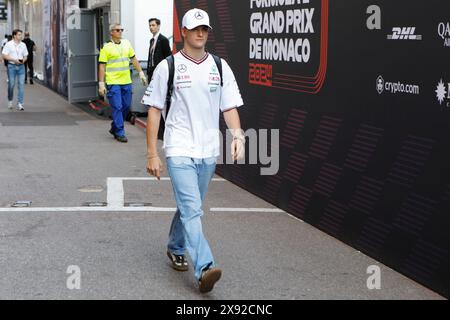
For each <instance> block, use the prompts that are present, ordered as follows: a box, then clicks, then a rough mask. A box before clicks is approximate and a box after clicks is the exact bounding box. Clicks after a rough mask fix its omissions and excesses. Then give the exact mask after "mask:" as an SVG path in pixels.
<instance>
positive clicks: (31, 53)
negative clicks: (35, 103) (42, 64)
mask: <svg viewBox="0 0 450 320" xmlns="http://www.w3.org/2000/svg"><path fill="white" fill-rule="evenodd" d="M23 42H24V43H25V45H26V46H27V50H28V59H27V63H25V83H27V79H28V77H27V74H28V72H27V69H28V70H29V71H30V84H33V77H34V67H33V62H34V58H33V57H34V52H35V51H36V50H37V47H36V44H35V43H34V41H33V40H31V39H30V33H29V32H25V39H24V40H23Z"/></svg>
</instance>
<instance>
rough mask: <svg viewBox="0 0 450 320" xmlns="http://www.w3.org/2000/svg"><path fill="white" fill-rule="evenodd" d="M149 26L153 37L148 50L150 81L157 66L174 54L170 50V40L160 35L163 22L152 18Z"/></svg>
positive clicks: (148, 75)
mask: <svg viewBox="0 0 450 320" xmlns="http://www.w3.org/2000/svg"><path fill="white" fill-rule="evenodd" d="M148 24H149V28H150V32H151V34H152V35H153V37H152V39H151V40H150V47H149V49H148V67H147V78H148V80H149V81H150V80H151V79H152V76H153V72H154V71H155V68H156V66H157V65H158V64H159V63H160V62H161V61H163V60H164V59H165V58H167V57H168V56H170V55H171V54H172V52H171V50H170V44H169V39H167V38H166V37H165V36H163V35H162V34H161V33H160V29H161V21H160V20H159V19H157V18H151V19H150V20H149V21H148Z"/></svg>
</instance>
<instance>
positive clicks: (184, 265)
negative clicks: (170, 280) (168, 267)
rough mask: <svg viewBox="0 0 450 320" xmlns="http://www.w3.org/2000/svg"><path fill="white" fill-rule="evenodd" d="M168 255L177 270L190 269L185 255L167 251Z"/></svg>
mask: <svg viewBox="0 0 450 320" xmlns="http://www.w3.org/2000/svg"><path fill="white" fill-rule="evenodd" d="M167 256H168V257H169V259H170V261H171V262H172V268H174V269H175V270H177V271H188V269H189V265H188V262H187V260H186V257H185V256H177V255H175V254H173V253H170V252H169V251H167Z"/></svg>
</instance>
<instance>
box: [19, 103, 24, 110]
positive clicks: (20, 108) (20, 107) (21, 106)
mask: <svg viewBox="0 0 450 320" xmlns="http://www.w3.org/2000/svg"><path fill="white" fill-rule="evenodd" d="M17 110H19V111H24V110H25V108H24V107H23V105H22V104H21V103H18V104H17Z"/></svg>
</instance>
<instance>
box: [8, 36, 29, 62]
mask: <svg viewBox="0 0 450 320" xmlns="http://www.w3.org/2000/svg"><path fill="white" fill-rule="evenodd" d="M2 54H7V55H9V56H10V57H11V58H13V59H16V60H19V59H25V58H26V57H27V56H28V50H27V46H26V45H25V43H23V42H20V43H19V44H17V43H16V42H15V41H14V40H11V41H8V42H7V43H6V44H5V46H4V47H3V51H2Z"/></svg>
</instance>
